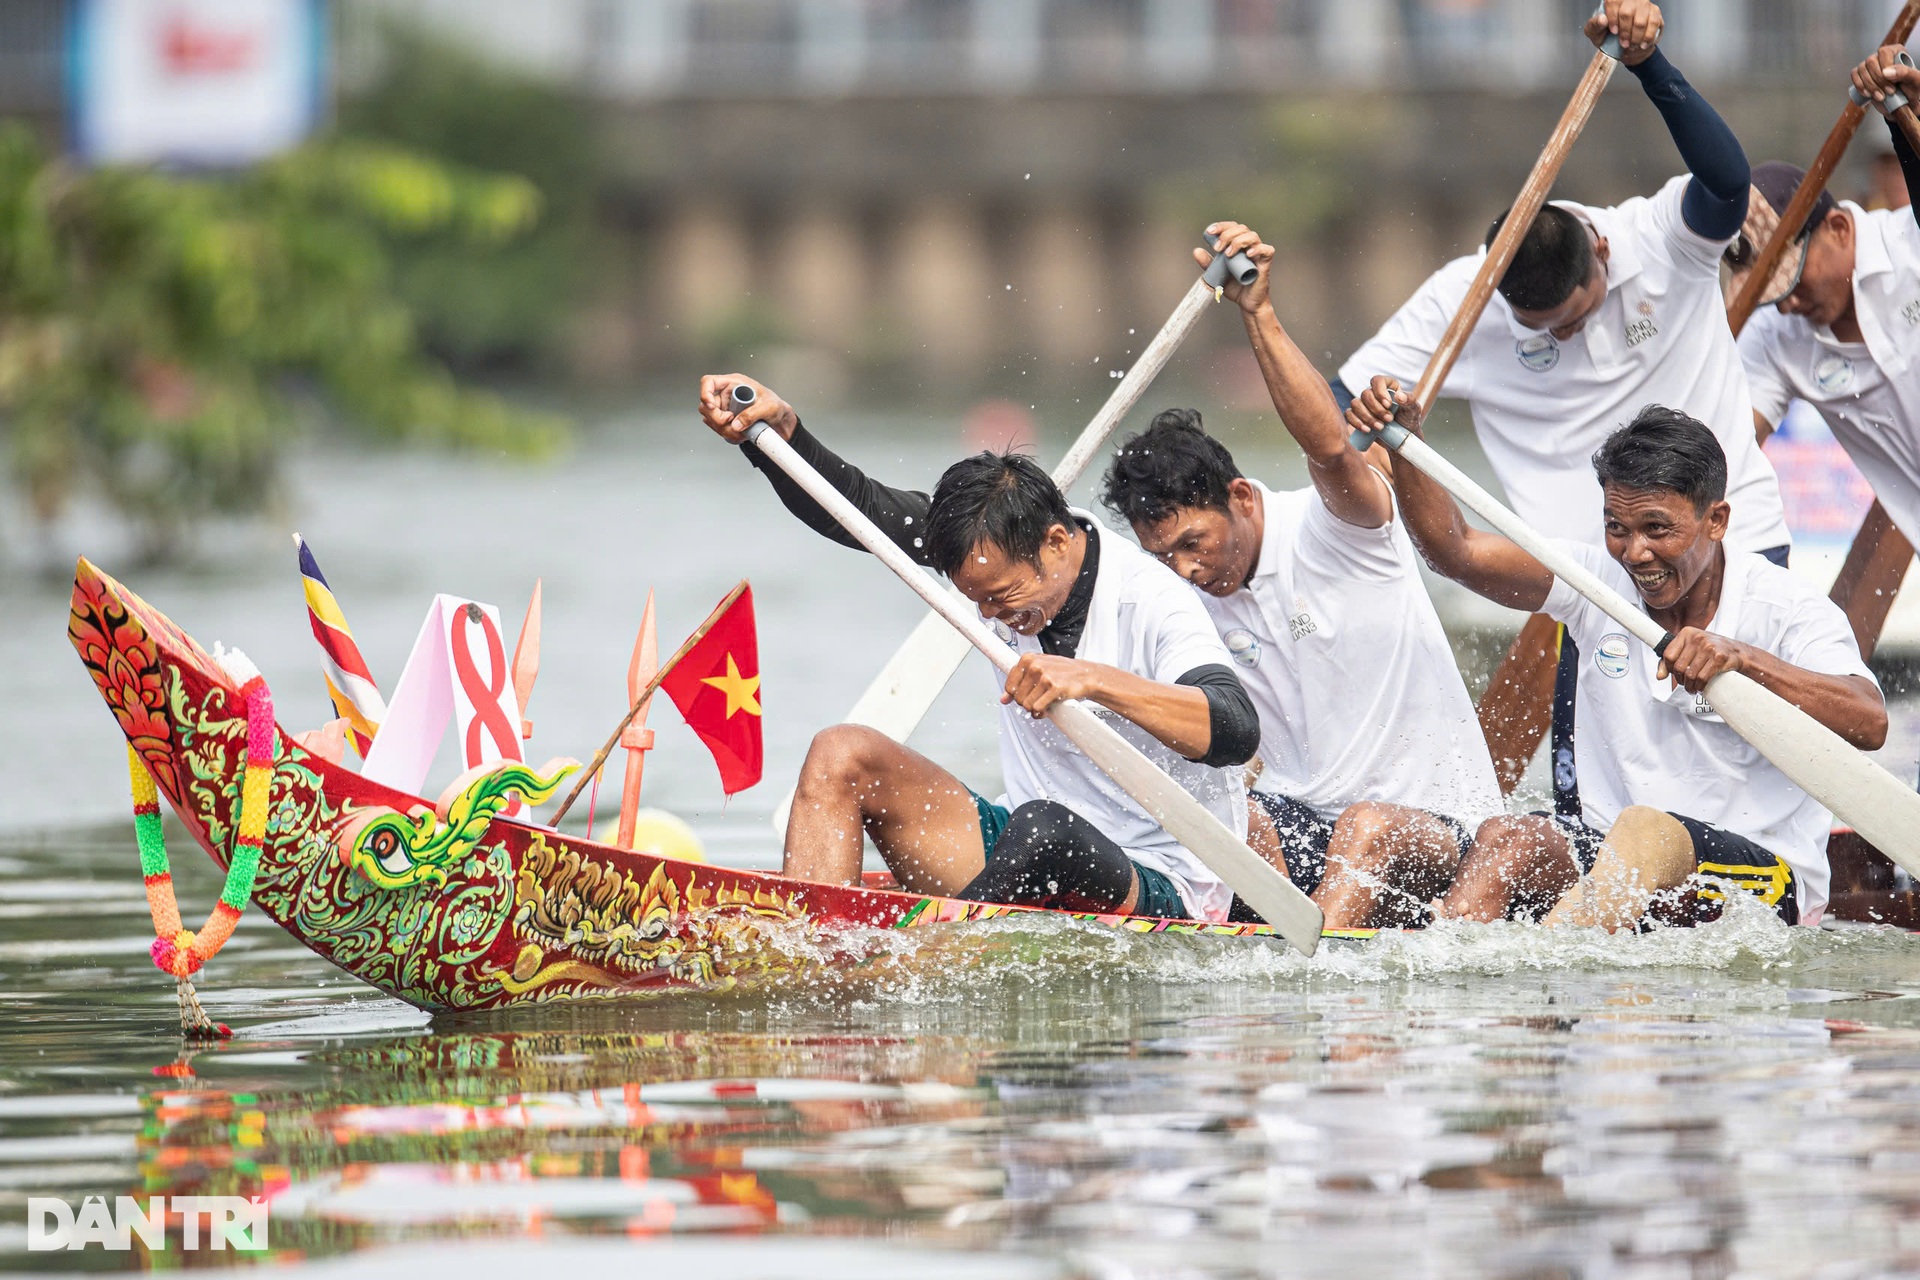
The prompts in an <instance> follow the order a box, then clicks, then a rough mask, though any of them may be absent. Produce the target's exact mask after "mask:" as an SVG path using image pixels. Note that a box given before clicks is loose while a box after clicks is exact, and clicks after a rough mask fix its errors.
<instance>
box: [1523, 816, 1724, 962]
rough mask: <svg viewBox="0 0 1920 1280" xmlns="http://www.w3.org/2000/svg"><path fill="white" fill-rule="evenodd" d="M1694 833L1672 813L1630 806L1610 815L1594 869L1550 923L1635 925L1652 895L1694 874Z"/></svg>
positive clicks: (1567, 896)
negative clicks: (1616, 814)
mask: <svg viewBox="0 0 1920 1280" xmlns="http://www.w3.org/2000/svg"><path fill="white" fill-rule="evenodd" d="M1693 861H1694V859H1693V837H1692V836H1691V835H1689V834H1688V833H1687V829H1686V828H1685V827H1683V826H1681V825H1680V823H1679V821H1678V820H1677V819H1675V818H1674V817H1673V815H1672V814H1667V813H1662V812H1661V811H1660V810H1658V809H1649V808H1647V807H1646V806H1644V805H1631V806H1629V807H1627V808H1625V809H1622V810H1621V811H1620V816H1619V817H1618V818H1615V819H1614V822H1613V827H1612V828H1611V829H1610V830H1609V831H1608V832H1607V838H1606V839H1605V840H1604V841H1602V842H1601V845H1600V852H1599V853H1598V854H1597V855H1596V856H1595V857H1594V860H1593V870H1591V871H1589V872H1588V873H1587V874H1586V875H1584V876H1582V877H1580V881H1579V883H1577V884H1575V885H1574V886H1573V888H1571V889H1569V890H1568V891H1567V892H1566V894H1565V895H1564V896H1562V897H1561V899H1560V901H1559V903H1558V904H1557V905H1555V907H1554V908H1553V910H1552V911H1551V912H1549V913H1548V914H1547V919H1546V923H1548V924H1570V925H1579V926H1586V927H1592V926H1595V925H1598V926H1599V927H1601V928H1603V929H1608V930H1613V931H1618V930H1620V929H1633V928H1637V927H1639V924H1640V918H1641V917H1642V916H1644V915H1645V914H1646V912H1647V904H1648V903H1649V902H1650V901H1652V899H1653V895H1654V894H1656V893H1661V892H1663V891H1665V890H1667V889H1671V888H1673V887H1674V886H1675V885H1677V884H1679V883H1680V882H1682V881H1683V880H1685V879H1686V878H1687V877H1688V876H1690V875H1692V874H1693Z"/></svg>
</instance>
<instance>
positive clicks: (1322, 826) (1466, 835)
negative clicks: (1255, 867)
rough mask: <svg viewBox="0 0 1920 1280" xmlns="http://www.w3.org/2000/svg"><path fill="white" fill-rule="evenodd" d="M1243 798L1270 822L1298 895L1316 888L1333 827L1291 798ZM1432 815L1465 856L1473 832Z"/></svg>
mask: <svg viewBox="0 0 1920 1280" xmlns="http://www.w3.org/2000/svg"><path fill="white" fill-rule="evenodd" d="M1247 795H1248V798H1249V799H1252V800H1257V801H1258V802H1259V803H1260V807H1261V808H1262V809H1265V810H1266V811H1267V817H1269V818H1271V819H1272V820H1273V829H1274V831H1275V832H1276V833H1278V835H1279V836H1280V852H1281V853H1282V854H1283V855H1284V856H1285V857H1286V860H1287V879H1289V880H1291V881H1293V883H1294V886H1295V887H1296V888H1298V889H1299V890H1300V892H1302V893H1312V892H1313V891H1314V890H1315V889H1318V888H1319V887H1320V882H1321V881H1322V880H1324V879H1326V876H1327V846H1328V845H1330V844H1332V843H1333V824H1332V823H1331V822H1328V821H1327V820H1326V819H1325V818H1323V817H1321V816H1320V815H1319V814H1318V813H1316V812H1314V810H1312V809H1311V808H1309V807H1308V806H1306V805H1304V804H1301V803H1300V802H1299V801H1298V800H1295V799H1294V798H1293V797H1292V796H1282V795H1275V794H1274V793H1272V792H1269V791H1250V792H1248V793H1247ZM1433 816H1434V817H1436V818H1438V819H1439V820H1440V821H1441V822H1442V823H1444V824H1445V825H1446V828H1447V830H1449V831H1451V832H1452V833H1453V838H1454V839H1455V840H1457V841H1459V842H1460V856H1461V857H1463V858H1464V857H1466V855H1467V850H1469V849H1471V848H1472V847H1473V833H1472V832H1471V831H1468V830H1467V829H1466V827H1464V826H1463V825H1461V824H1460V823H1459V822H1456V821H1455V820H1454V819H1452V818H1449V817H1447V816H1446V815H1445V814H1443V813H1436V814H1434V815H1433ZM1234 907H1235V909H1236V910H1239V909H1241V907H1240V900H1239V899H1238V898H1235V899H1234ZM1230 918H1237V917H1230Z"/></svg>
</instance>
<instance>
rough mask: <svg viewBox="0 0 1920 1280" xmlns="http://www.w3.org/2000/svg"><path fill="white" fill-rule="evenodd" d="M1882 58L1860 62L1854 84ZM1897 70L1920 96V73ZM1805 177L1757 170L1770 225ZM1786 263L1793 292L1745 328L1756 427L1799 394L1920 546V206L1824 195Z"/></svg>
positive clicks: (1767, 424)
mask: <svg viewBox="0 0 1920 1280" xmlns="http://www.w3.org/2000/svg"><path fill="white" fill-rule="evenodd" d="M1899 52H1900V48H1899V46H1897V45H1894V46H1889V49H1888V50H1882V54H1889V53H1890V54H1897V53H1899ZM1888 60H1889V61H1891V57H1890V56H1889V59H1888ZM1873 65H1874V60H1873V59H1869V60H1868V62H1867V63H1864V64H1862V68H1861V69H1860V70H1857V71H1856V72H1855V79H1856V81H1858V80H1860V79H1861V78H1862V77H1863V76H1864V74H1865V73H1866V70H1867V68H1869V67H1872V66H1873ZM1892 69H1893V70H1894V71H1897V72H1900V73H1903V75H1904V80H1903V81H1902V83H1903V84H1906V83H1910V84H1911V86H1912V91H1913V92H1914V93H1915V95H1916V96H1920V72H1915V71H1913V70H1912V69H1911V68H1907V67H1900V66H1898V65H1897V64H1895V65H1894V66H1893V68H1892ZM1894 138H1895V147H1896V148H1897V154H1900V156H1901V161H1902V163H1903V164H1904V165H1905V166H1906V168H1907V172H1908V174H1909V180H1910V181H1914V182H1920V163H1917V162H1916V160H1915V158H1914V157H1913V154H1912V152H1911V150H1910V149H1909V148H1908V147H1907V144H1906V139H1905V138H1904V137H1902V136H1901V134H1900V133H1899V131H1898V130H1895V131H1894ZM1805 176H1806V174H1805V171H1804V170H1802V169H1800V168H1798V167H1797V166H1794V165H1790V164H1784V163H1780V162H1778V161H1776V162H1773V163H1770V164H1763V165H1761V166H1759V167H1758V168H1756V169H1755V170H1754V172H1753V186H1754V190H1755V191H1756V192H1757V193H1758V194H1759V195H1760V196H1762V197H1763V198H1764V200H1765V204H1766V206H1767V209H1766V212H1770V213H1772V214H1773V215H1774V217H1773V218H1771V219H1768V221H1769V222H1773V221H1777V218H1778V215H1779V214H1780V213H1781V212H1782V211H1783V210H1785V208H1786V207H1787V202H1788V201H1789V200H1791V199H1792V198H1793V192H1794V190H1795V189H1796V188H1797V187H1798V186H1799V185H1800V181H1801V179H1802V178H1804V177H1805ZM1758 203H1759V202H1758V201H1756V204H1758ZM1768 230H1771V228H1770V227H1769V228H1768ZM1786 267H1787V270H1786V271H1785V273H1783V274H1784V276H1785V278H1784V279H1783V280H1782V281H1781V282H1780V284H1779V285H1777V286H1776V287H1775V289H1774V292H1776V293H1778V292H1779V291H1780V290H1781V289H1788V290H1790V291H1789V292H1786V293H1785V294H1784V296H1781V297H1780V298H1779V301H1778V303H1777V306H1776V307H1771V308H1764V309H1761V310H1756V311H1755V312H1754V314H1753V317H1752V318H1751V319H1750V320H1748V321H1747V326H1746V328H1745V329H1744V330H1742V331H1741V334H1740V356H1741V358H1742V359H1743V360H1744V361H1745V363H1746V369H1747V379H1748V381H1749V382H1750V383H1751V384H1752V387H1753V423H1754V428H1755V430H1756V431H1757V432H1758V433H1759V435H1760V437H1761V438H1762V439H1765V438H1766V436H1767V435H1769V434H1771V433H1772V431H1773V429H1774V428H1775V427H1776V426H1778V425H1779V424H1780V419H1781V418H1783V417H1784V416H1785V415H1786V412H1787V405H1788V404H1789V403H1790V402H1791V401H1793V400H1794V399H1796V398H1797V399H1801V400H1805V401H1806V402H1807V403H1808V404H1811V405H1812V406H1813V407H1814V408H1815V409H1817V410H1818V411H1819V413H1820V416H1821V417H1822V418H1824V419H1826V422H1827V425H1828V427H1830V428H1831V429H1832V431H1833V436H1834V439H1836V440H1838V441H1839V442H1840V444H1841V447H1843V448H1844V449H1846V451H1847V456H1849V457H1850V458H1852V459H1853V462H1854V465H1855V466H1857V467H1859V468H1860V473H1861V474H1862V475H1864V476H1865V477H1866V478H1867V483H1868V484H1870V485H1872V486H1873V492H1874V495H1875V496H1876V497H1878V498H1879V499H1880V503H1881V505H1882V506H1884V507H1885V508H1886V509H1887V514H1888V515H1889V516H1891V517H1892V518H1893V523H1894V524H1895V526H1896V527H1898V528H1899V530H1900V532H1901V533H1903V534H1905V535H1906V536H1907V540H1908V541H1909V542H1912V543H1914V544H1915V545H1916V546H1920V210H1917V207H1914V206H1910V207H1908V208H1904V209H1880V210H1875V211H1872V212H1869V211H1868V210H1866V209H1862V208H1861V207H1860V206H1859V205H1857V204H1854V203H1852V202H1851V201H1847V202H1844V203H1836V202H1835V201H1834V198H1833V196H1832V195H1831V194H1830V193H1828V192H1822V193H1821V195H1820V200H1819V202H1818V203H1817V204H1815V205H1814V207H1813V212H1812V213H1811V214H1809V215H1808V218H1807V221H1806V224H1805V225H1804V226H1803V227H1802V228H1801V230H1800V233H1799V235H1798V237H1797V238H1796V240H1795V242H1794V246H1793V248H1792V249H1790V250H1789V251H1788V257H1787V259H1786ZM1796 277H1797V279H1796Z"/></svg>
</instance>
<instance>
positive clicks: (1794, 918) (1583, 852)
mask: <svg viewBox="0 0 1920 1280" xmlns="http://www.w3.org/2000/svg"><path fill="white" fill-rule="evenodd" d="M1537 816H1539V817H1542V818H1551V819H1552V820H1553V824H1554V825H1555V826H1556V827H1558V828H1560V831H1561V833H1562V834H1563V835H1565V836H1566V837H1567V842H1568V844H1570V845H1571V846H1572V847H1573V857H1574V860H1575V861H1576V862H1578V863H1579V864H1580V874H1581V875H1585V874H1586V873H1587V872H1589V871H1591V870H1593V860H1594V858H1595V857H1596V856H1597V855H1598V854H1599V852H1600V842H1601V841H1602V840H1604V839H1606V832H1604V831H1595V830H1594V829H1593V828H1592V827H1590V826H1588V825H1587V824H1586V823H1585V822H1583V821H1581V820H1580V819H1579V818H1569V817H1566V816H1564V815H1561V814H1545V813H1543V814H1539V815H1537ZM1667 816H1668V817H1670V818H1672V819H1673V820H1674V821H1675V822H1678V823H1679V824H1680V825H1681V826H1683V827H1685V828H1686V829H1687V834H1688V835H1689V836H1691V837H1693V866H1694V871H1695V873H1696V874H1698V875H1701V876H1706V877H1711V879H1710V880H1708V881H1706V882H1704V883H1701V884H1698V885H1696V886H1695V887H1694V891H1693V892H1692V893H1691V894H1688V895H1685V897H1686V900H1685V901H1683V902H1679V903H1675V904H1656V905H1655V909H1654V911H1653V913H1652V914H1653V915H1654V916H1655V917H1657V918H1658V919H1660V920H1661V921H1662V922H1663V923H1667V924H1696V923H1705V922H1706V921H1708V920H1717V919H1719V917H1720V903H1721V901H1722V900H1723V898H1724V897H1725V895H1724V893H1723V892H1722V888H1723V884H1724V883H1731V884H1734V885H1737V886H1738V887H1740V888H1742V889H1745V890H1746V891H1747V892H1748V893H1751V894H1752V895H1753V896H1754V897H1756V898H1758V899H1760V901H1762V902H1764V903H1766V904H1767V905H1768V906H1770V907H1772V908H1773V909H1774V911H1775V912H1777V913H1778V914H1779V916H1780V918H1781V919H1782V920H1784V921H1786V922H1787V923H1788V924H1798V923H1800V901H1799V895H1798V893H1797V892H1796V887H1795V885H1794V882H1793V868H1792V867H1789V866H1788V865H1787V864H1786V862H1785V861H1784V860H1783V859H1781V857H1780V856H1779V855H1778V854H1775V853H1770V852H1768V851H1767V850H1765V849H1763V848H1761V847H1760V846H1759V845H1757V844H1755V843H1754V842H1753V841H1751V840H1749V839H1747V838H1746V837H1745V836H1739V835H1735V834H1734V833H1733V832H1731V831H1729V830H1727V829H1726V828H1725V827H1716V826H1714V825H1713V824H1712V823H1711V822H1702V821H1700V820H1699V819H1698V818H1689V817H1687V816H1686V815H1685V814H1680V813H1670V814H1668V815H1667ZM1714 881H1719V882H1722V883H1720V884H1716V883H1714Z"/></svg>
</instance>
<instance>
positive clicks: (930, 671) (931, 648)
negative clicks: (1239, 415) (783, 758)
mask: <svg viewBox="0 0 1920 1280" xmlns="http://www.w3.org/2000/svg"><path fill="white" fill-rule="evenodd" d="M1209 247H1212V246H1211V245H1210V246H1209ZM1229 273H1231V275H1232V278H1233V279H1236V280H1238V281H1239V282H1240V283H1242V284H1250V283H1252V282H1253V280H1254V279H1256V278H1257V277H1258V275H1259V268H1258V267H1256V266H1255V265H1254V263H1253V262H1252V260H1251V259H1249V258H1247V257H1246V255H1244V254H1235V255H1234V256H1233V257H1231V258H1228V259H1225V260H1224V261H1223V260H1222V259H1221V258H1220V256H1219V255H1218V254H1215V255H1214V260H1213V262H1212V263H1211V264H1209V265H1208V267H1207V270H1206V272H1205V274H1204V275H1203V276H1202V277H1201V278H1200V279H1198V280H1195V281H1194V282H1193V284H1192V285H1191V286H1190V287H1189V288H1188V289H1187V292H1186V293H1185V295H1184V296H1182V297H1181V299H1180V304H1179V305H1178V306H1176V307H1175V308H1174V309H1173V314H1172V315H1170V316H1168V317H1167V322H1166V323H1165V324H1164V325H1162V326H1161V327H1160V332H1158V333H1156V334H1155V335H1154V336H1153V339H1152V341H1150V342H1148V343H1147V345H1146V347H1145V348H1144V349H1143V350H1142V351H1141V352H1140V358H1139V359H1138V360H1135V361H1134V362H1133V366H1132V367H1131V368H1129V369H1128V370H1127V375H1126V377H1124V378H1122V379H1121V380H1120V382H1119V384H1118V385H1116V386H1115V387H1114V389H1113V392H1112V393H1111V394H1110V395H1108V397H1107V401H1106V403H1105V404H1103V405H1101V406H1100V411H1099V412H1098V413H1096V414H1094V415H1093V419H1092V421H1090V422H1088V423H1087V426H1086V429H1085V430H1084V431H1082V432H1081V433H1080V438H1079V439H1078V440H1076V441H1074V444H1073V447H1072V448H1071V449H1068V450H1067V453H1066V456H1065V457H1063V458H1061V459H1060V463H1059V465H1058V466H1056V467H1055V468H1054V469H1053V482H1054V483H1055V484H1056V485H1058V486H1060V491H1061V492H1062V493H1065V492H1066V491H1067V490H1068V489H1071V488H1072V487H1073V486H1074V483H1075V482H1076V481H1077V480H1079V479H1080V477H1081V475H1082V474H1083V473H1085V471H1086V469H1087V468H1088V466H1090V465H1091V464H1092V462H1093V458H1094V455H1095V454H1097V453H1099V452H1100V450H1101V448H1102V447H1104V446H1105V445H1106V443H1107V438H1108V437H1109V436H1111V435H1112V434H1113V432H1114V429H1115V428H1116V427H1118V426H1119V425H1120V420H1121V419H1122V418H1125V417H1126V416H1127V414H1128V413H1130V412H1131V411H1132V409H1133V406H1134V405H1135V404H1137V403H1139V401H1140V397H1141V396H1143V395H1145V394H1146V391H1147V387H1148V386H1150V385H1151V384H1152V382H1153V380H1154V378H1155V377H1157V376H1158V375H1159V373H1160V371H1161V370H1162V369H1164V368H1166V366H1167V362H1168V361H1170V360H1172V359H1173V354H1174V352H1176V351H1178V350H1179V349H1180V344H1181V343H1183V342H1185V341H1186V339H1187V335H1188V334H1190V333H1192V332H1193V331H1194V329H1195V328H1196V327H1198V326H1199V323H1200V317H1201V316H1203V315H1205V314H1206V310H1207V307H1208V306H1210V305H1211V304H1212V303H1214V302H1216V301H1218V300H1219V296H1220V288H1221V286H1223V285H1225V284H1226V282H1227V279H1228V276H1229ZM956 598H957V597H956ZM968 647H969V646H968V645H967V642H966V641H965V640H963V639H961V637H960V635H959V634H958V633H957V632H955V631H954V629H953V628H952V627H949V626H948V625H947V624H946V623H945V622H944V621H942V620H941V618H940V617H939V616H938V615H936V614H931V613H930V614H928V615H927V616H925V617H924V618H922V619H921V620H920V624H919V625H918V626H916V627H915V628H914V629H913V632H912V633H911V634H910V635H908V636H907V638H906V640H905V641H903V642H902V643H901V645H900V647H899V648H898V649H896V650H895V651H894V653H893V656H892V657H891V658H889V659H888V660H887V664H886V665H885V666H884V667H882V668H881V669H880V673H879V674H878V675H877V676H875V677H874V678H873V681H872V683H870V684H869V685H868V686H867V687H866V689H865V691H864V692H862V693H861V695H860V697H859V700H858V701H856V702H855V703H854V704H853V707H852V709H851V710H850V711H848V712H847V715H846V721H847V723H849V724H863V725H866V726H867V727H868V728H871V729H877V730H879V731H880V732H881V733H884V734H886V735H887V736H888V737H889V738H892V739H893V740H894V741H895V742H905V741H906V740H907V739H908V737H910V736H911V735H912V733H913V731H914V729H915V728H916V727H918V726H919V724H920V721H921V720H922V718H924V717H925V716H926V714H927V711H928V709H929V708H930V707H932V706H933V700H934V699H935V698H937V697H939V696H940V691H941V690H942V689H944V688H946V685H947V681H948V680H951V679H952V678H953V673H954V672H955V671H958V670H959V669H960V663H961V661H962V660H964V659H965V658H966V656H967V650H968ZM792 808H793V791H792V790H791V789H789V790H788V791H787V794H786V795H785V796H783V797H782V798H781V800H780V803H779V805H778V806H776V807H775V809H774V811H773V829H774V830H775V831H778V832H781V833H783V834H784V833H785V831H786V829H787V817H788V814H789V813H790V812H791V810H792Z"/></svg>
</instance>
